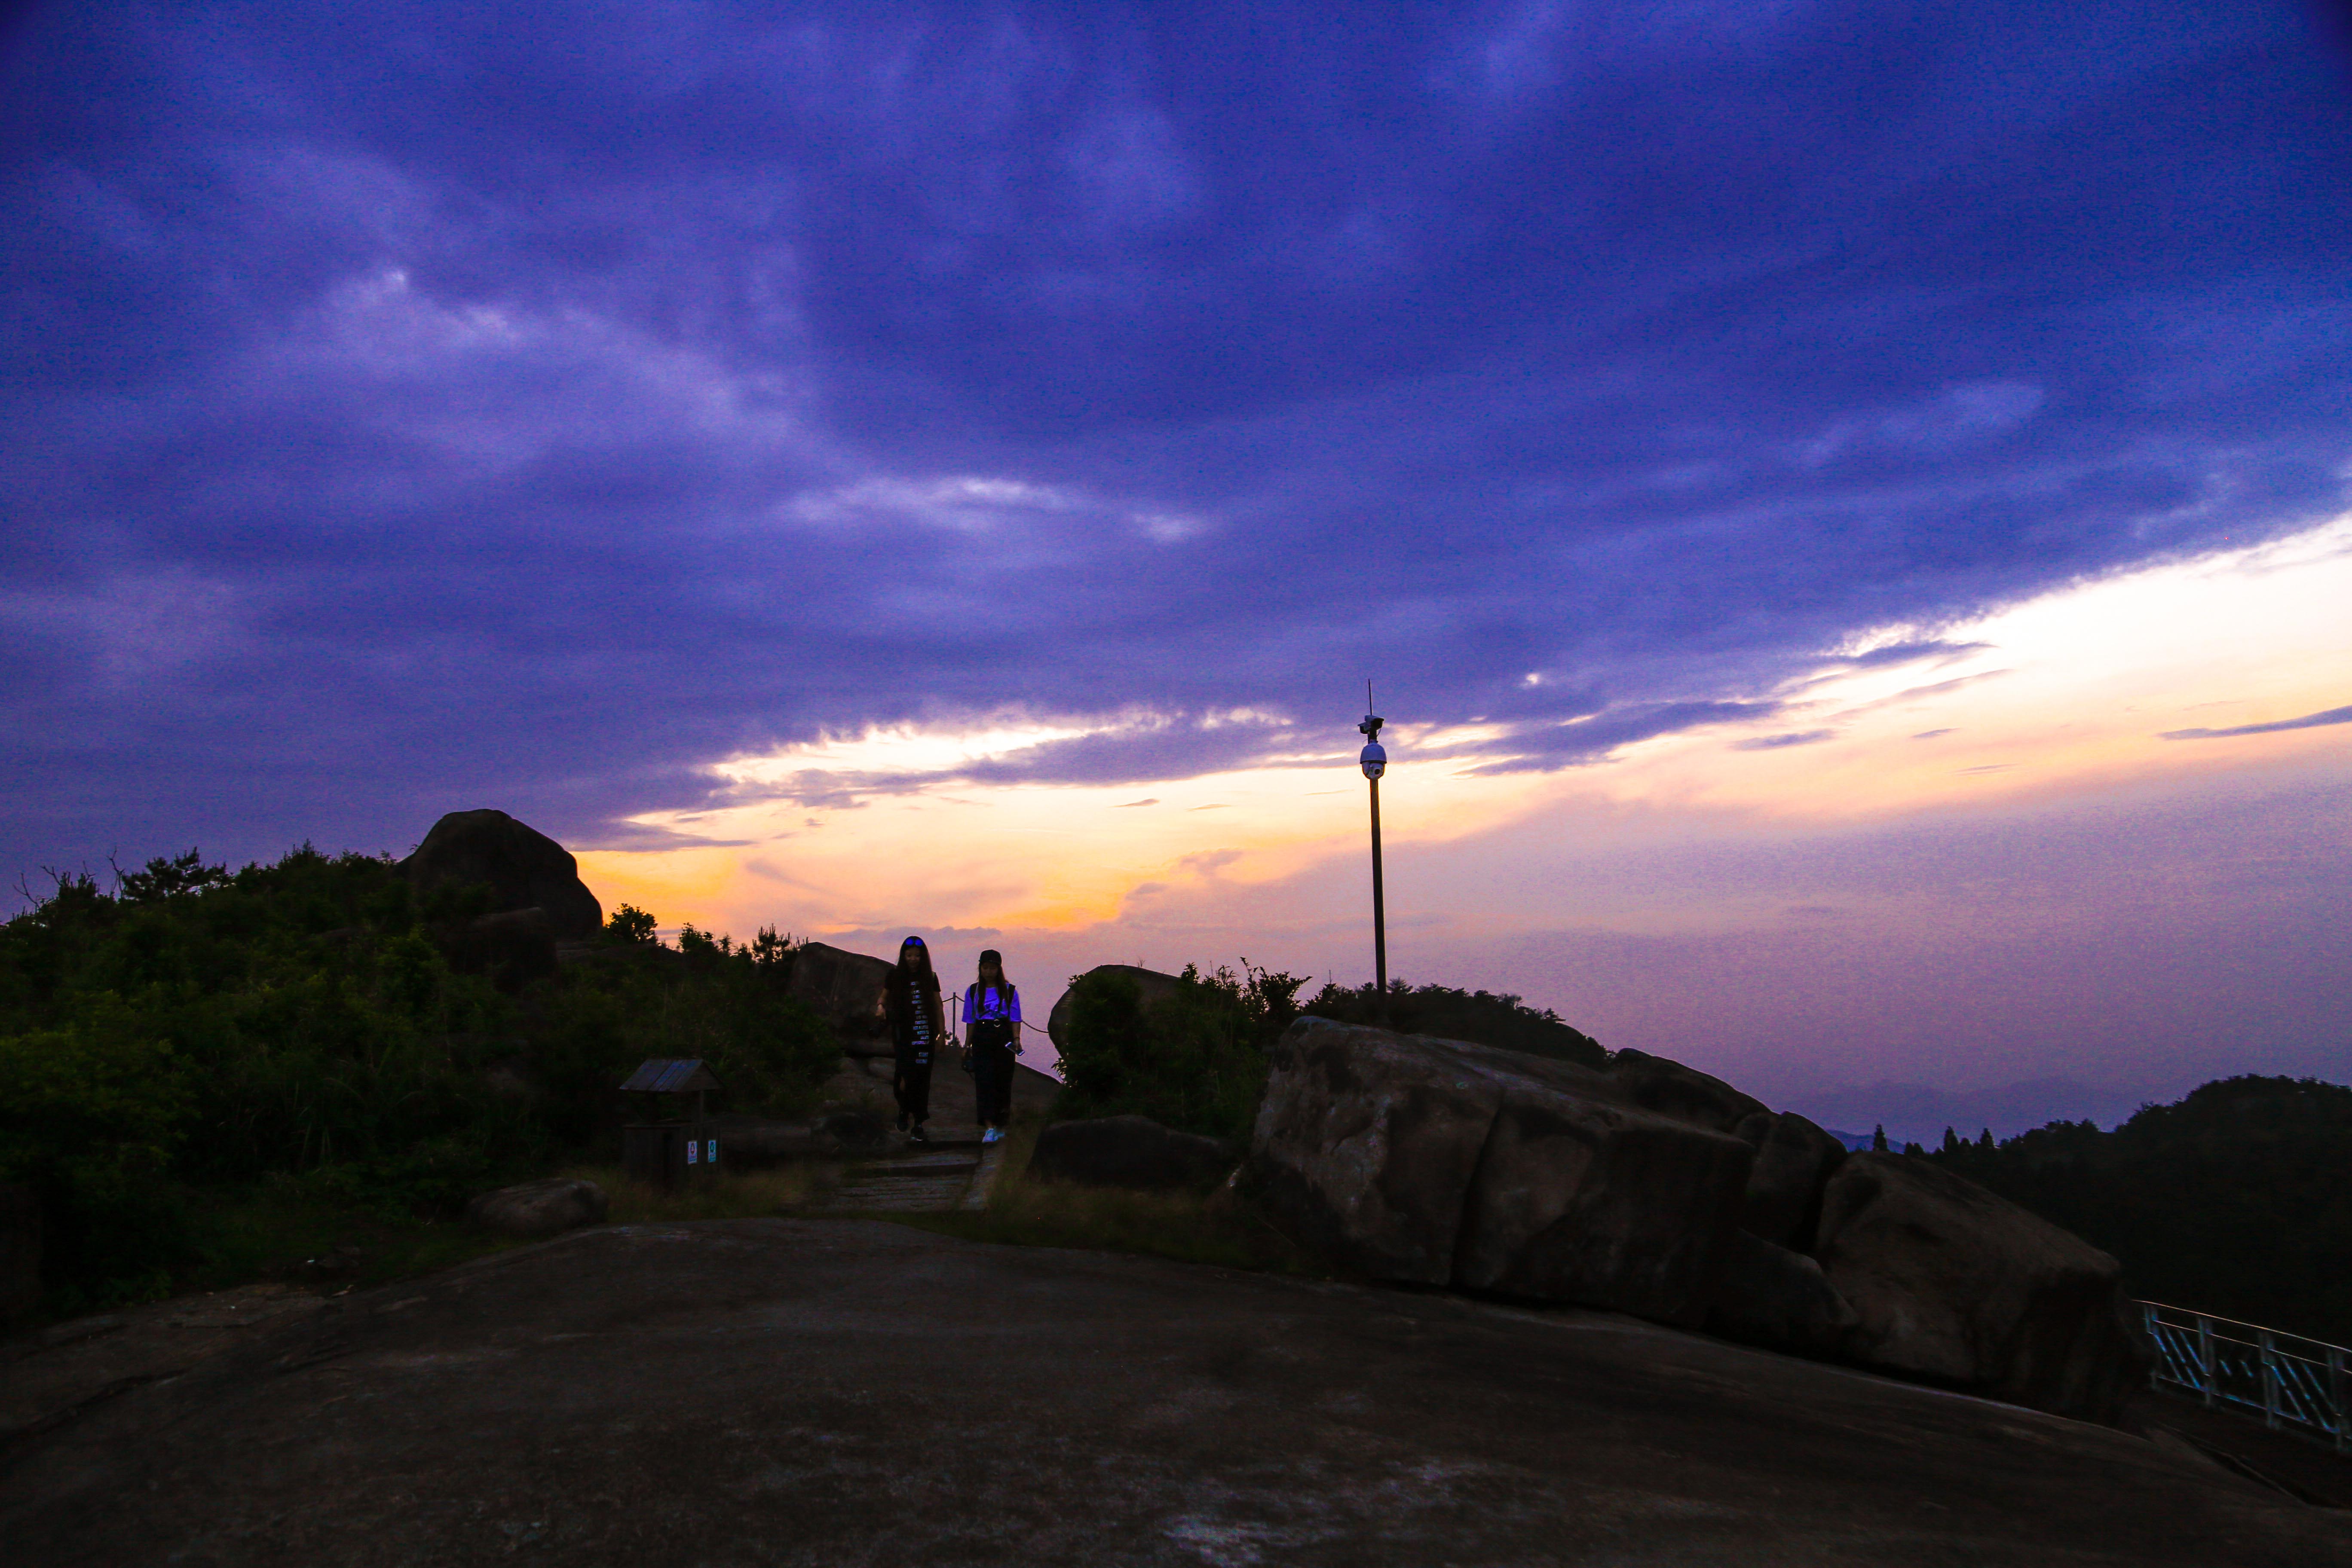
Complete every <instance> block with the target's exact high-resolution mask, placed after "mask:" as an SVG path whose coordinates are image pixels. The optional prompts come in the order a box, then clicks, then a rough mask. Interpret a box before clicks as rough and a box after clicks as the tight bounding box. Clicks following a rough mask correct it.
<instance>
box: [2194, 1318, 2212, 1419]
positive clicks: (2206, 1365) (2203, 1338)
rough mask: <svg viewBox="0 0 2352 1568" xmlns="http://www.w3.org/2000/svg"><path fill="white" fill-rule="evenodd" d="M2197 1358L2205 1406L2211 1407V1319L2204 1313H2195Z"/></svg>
mask: <svg viewBox="0 0 2352 1568" xmlns="http://www.w3.org/2000/svg"><path fill="white" fill-rule="evenodd" d="M2197 1360H2198V1362H2199V1363H2200V1365H2201V1367H2202V1368H2203V1371H2204V1377H2205V1408H2206V1409H2208V1410H2210V1409H2212V1408H2213V1384H2214V1383H2215V1382H2216V1379H2215V1377H2214V1375H2213V1320H2212V1319H2210V1318H2209V1317H2207V1316H2206V1315H2205V1314H2204V1313H2202V1312H2200V1313H2198V1314H2197Z"/></svg>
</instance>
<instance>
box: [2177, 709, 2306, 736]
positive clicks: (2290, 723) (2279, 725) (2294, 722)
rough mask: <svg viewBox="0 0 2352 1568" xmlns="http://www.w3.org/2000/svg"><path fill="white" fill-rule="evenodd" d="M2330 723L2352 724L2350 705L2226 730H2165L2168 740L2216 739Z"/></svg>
mask: <svg viewBox="0 0 2352 1568" xmlns="http://www.w3.org/2000/svg"><path fill="white" fill-rule="evenodd" d="M2330 724H2352V707H2344V708H2330V709H2328V710H2326V711H2325V712H2321V713H2306V714H2305V715H2304V716H2303V717H2302V718H2300V719H2273V720H2272V721H2270V722H2269V723H2267V724H2234V725H2232V726H2231V727H2230V728H2229V729H2227V730H2167V731H2164V738H2165V739H2166V740H2168V741H2218V740H2221V739H2223V738H2225V737H2227V736H2231V735H2270V734H2275V733H2276V732H2277V731H2281V730H2318V729H2324V728H2325V727H2326V726H2327V725H2330Z"/></svg>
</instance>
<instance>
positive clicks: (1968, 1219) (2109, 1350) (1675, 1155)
mask: <svg viewBox="0 0 2352 1568" xmlns="http://www.w3.org/2000/svg"><path fill="white" fill-rule="evenodd" d="M1251 1153H1252V1161H1253V1164H1254V1167H1255V1171H1256V1173H1257V1175H1258V1177H1259V1179H1260V1181H1261V1182H1262V1183H1263V1184H1264V1187H1265V1191H1266V1193H1267V1194H1268V1196H1269V1199H1270V1201H1272V1202H1273V1203H1274V1205H1276V1208H1277V1209H1279V1210H1281V1211H1282V1212H1283V1213H1285V1214H1286V1215H1287V1216H1288V1217H1289V1218H1290V1219H1291V1220H1292V1221H1293V1222H1294V1223H1295V1224H1297V1225H1298V1226H1299V1227H1300V1228H1301V1229H1302V1230H1303V1231H1305V1232H1306V1233H1307V1236H1308V1237H1310V1238H1311V1239H1313V1240H1315V1241H1317V1242H1318V1243H1319V1244H1321V1245H1322V1246H1323V1247H1326V1248H1328V1250H1329V1251H1331V1252H1332V1253H1333V1254H1334V1255H1336V1256H1337V1257H1339V1258H1342V1259H1343V1260H1345V1261H1347V1262H1349V1264H1351V1265H1352V1266H1354V1267H1356V1268H1360V1269H1362V1270H1363V1271H1364V1272H1365V1273H1367V1274H1370V1275H1371V1276H1373V1277H1375V1278H1378V1279H1397V1280H1410V1281H1412V1282H1415V1283H1420V1284H1429V1285H1452V1286H1455V1287H1457V1288H1463V1289H1476V1290H1487V1291H1494V1292H1496V1293H1499V1294H1503V1295H1509V1296H1517V1297H1522V1298H1526V1299H1528V1300H1544V1301H1559V1302H1566V1303H1573V1304H1576V1305H1580V1306H1588V1307H1603V1308H1612V1309H1614V1310H1620V1311H1625V1312H1631V1313H1633V1314H1636V1315H1638V1316H1641V1317H1645V1318H1651V1319H1654V1320H1656V1321H1661V1322H1667V1323H1674V1324H1678V1325H1682V1326H1685V1327H1698V1326H1701V1325H1704V1326H1706V1327H1707V1328H1709V1329H1711V1330H1713V1331H1716V1332H1717V1333H1721V1334H1724V1335H1726V1336H1727V1337H1729V1338H1735V1339H1740V1340H1744V1341H1746V1342H1750V1343H1756V1344H1762V1345H1765V1346H1767V1347H1769V1348H1772V1349H1778V1350H1785V1351H1789V1352H1795V1353H1798V1354H1803V1355H1811V1356H1820V1357H1828V1358H1834V1359H1838V1360H1843V1361H1850V1362H1853V1363H1859V1364H1861V1365H1864V1366H1870V1367H1875V1368H1880V1369H1883V1370H1885V1371H1888V1372H1894V1373H1901V1374H1904V1375H1906V1376H1911V1377H1916V1378H1921V1379H1925V1380H1927V1381H1932V1382H1937V1383H1941V1384H1947V1385H1948V1386H1953V1387H1958V1388H1964V1389H1969V1390H1971V1391H1974V1392H1978V1393H1982V1394H1990V1395H1991V1396H1993V1397H1996V1398H2000V1399H2007V1400H2011V1401H2015V1402H2017V1403H2020V1404H2026V1405H2035V1406H2037V1407H2040V1408H2042V1409H2046V1410H2051V1411H2054V1412H2057V1413H2058V1414H2061V1415H2076V1416H2084V1417H2088V1418H2091V1419H2094V1420H2105V1419H2108V1418H2110V1417H2111V1416H2112V1415H2113V1413H2114V1411H2115V1409H2116V1404H2117V1401H2118V1400H2119V1399H2120V1397H2121V1395H2122V1393H2123V1391H2124V1388H2125V1385H2126V1383H2127V1382H2128V1380H2129V1378H2130V1375H2131V1373H2132V1370H2133V1364H2134V1360H2135V1357H2134V1353H2133V1351H2132V1347H2131V1344H2130V1342H2129V1339H2128V1337H2127V1335H2126V1331H2125V1330H2124V1327H2123V1323H2122V1319H2121V1311H2120V1309H2121V1298H2120V1270H2119V1269H2118V1268H2117V1267H2116V1262H2115V1260H2114V1259H2113V1258H2109V1257H2107V1256H2106V1254H2105V1253H2103V1252H2100V1251H2098V1250H2097V1249H2096V1248H2095V1247H2091V1246H2090V1245H2088V1244H2087V1243H2085V1242H2084V1241H2082V1240H2080V1239H2079V1238H2077V1237H2074V1236H2070V1235H2068V1234H2067V1233H2066V1232H2064V1231H2062V1230H2060V1229H2058V1228H2057V1227H2056V1226H2052V1225H2049V1224H2047V1223H2046V1222H2044V1221H2042V1220H2040V1219H2037V1218H2036V1217H2034V1216H2033V1215H2030V1214H2028V1213H2026V1212H2025V1211H2024V1210H2022V1209H2021V1208H2018V1207H2017V1206H2016V1205H2013V1204H2011V1203H2009V1202H2007V1201H2006V1200H2004V1199H2002V1198H2000V1197H1997V1196H1995V1195H1994V1194H1991V1193H1990V1192H1987V1191H1985V1190H1984V1189H1983V1188H1981V1187H1978V1186H1976V1185H1975V1184H1972V1183H1969V1182H1968V1181H1965V1180H1963V1179H1962V1178H1960V1177H1958V1176H1955V1175H1953V1174H1951V1173H1948V1172H1946V1171H1942V1170H1939V1169H1936V1168H1934V1167H1932V1166H1929V1165H1927V1163H1925V1162H1922V1161H1918V1160H1913V1159H1909V1158H1906V1157H1904V1156H1899V1155H1854V1156H1851V1157H1848V1156H1847V1155H1846V1154H1845V1152H1844V1151H1843V1148H1841V1147H1838V1146H1837V1144H1836V1141H1835V1140H1834V1139H1832V1138H1831V1137H1830V1136H1829V1135H1828V1134H1827V1133H1826V1132H1823V1131H1822V1130H1821V1129H1820V1128H1817V1127H1815V1126H1813V1125H1812V1124H1811V1122H1809V1121H1805V1120H1804V1119H1803V1118H1802V1117H1799V1116H1791V1115H1775V1114H1774V1113H1773V1112H1772V1111H1770V1110H1768V1109H1767V1108H1765V1107H1764V1106H1762V1105H1761V1104H1759V1103H1758V1102H1757V1101H1755V1100H1751V1099H1749V1098H1748V1096H1746V1095H1743V1094H1741V1093H1739V1091H1738V1090H1737V1089H1733V1088H1731V1086H1729V1085H1728V1084H1726V1083H1723V1082H1722V1081H1721V1080H1720V1079H1713V1078H1709V1077H1708V1076H1707V1075H1706V1074H1705V1073H1701V1072H1697V1071H1695V1070H1693V1069H1691V1068H1685V1067H1683V1066H1682V1065H1680V1064H1679V1063H1675V1062H1671V1061H1668V1060H1666V1059H1664V1058H1659V1057H1651V1056H1646V1055H1643V1054H1642V1053H1639V1052H1622V1053H1620V1055H1619V1057H1618V1058H1617V1059H1616V1060H1615V1062H1613V1063H1612V1069H1611V1070H1609V1071H1606V1072H1601V1071H1595V1070H1592V1069H1590V1068H1580V1067H1577V1066H1575V1065H1573V1064H1570V1063H1567V1062H1560V1061H1553V1060H1549V1059H1546V1058H1537V1057H1529V1056H1525V1055H1521V1054H1519V1053H1517V1052H1513V1051H1506V1050H1501V1049H1497V1048H1496V1047H1487V1046H1476V1045H1470V1044H1467V1043H1465V1042H1462V1041H1456V1040H1436V1039H1429V1038H1425V1037H1417V1036H1407V1035H1397V1034H1392V1033H1391V1032H1389V1031H1387V1030H1384V1029H1375V1028H1369V1027H1360V1026H1350V1025H1344V1024H1338V1023H1333V1022H1331V1021H1329V1020H1328V1019H1323V1018H1317V1017H1306V1018H1301V1019H1299V1020H1298V1021H1297V1023H1296V1024H1294V1025H1292V1026H1290V1028H1289V1029H1288V1030H1287V1031H1286V1033H1285V1034H1284V1035H1283V1037H1282V1039H1281V1041H1280V1043H1279V1045H1278V1046H1277V1047H1276V1051H1275V1057H1274V1061H1273V1065H1272V1073H1271V1076H1270V1078H1269V1080H1268V1083H1267V1086H1266V1092H1265V1100H1263V1102H1262V1103H1261V1106H1260V1109H1259V1112H1258V1119H1257V1124H1256V1127H1255V1132H1254V1136H1253V1139H1252V1146H1251Z"/></svg>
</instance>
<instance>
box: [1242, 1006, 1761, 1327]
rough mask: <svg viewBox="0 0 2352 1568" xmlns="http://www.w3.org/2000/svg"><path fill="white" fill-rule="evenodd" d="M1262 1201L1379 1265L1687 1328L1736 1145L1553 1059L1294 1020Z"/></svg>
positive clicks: (1709, 1258) (1743, 1155)
mask: <svg viewBox="0 0 2352 1568" xmlns="http://www.w3.org/2000/svg"><path fill="white" fill-rule="evenodd" d="M1251 1152H1252V1160H1253V1163H1254V1166H1255V1171H1256V1173H1257V1174H1258V1176H1259V1178H1260V1179H1261V1181H1262V1182H1263V1183H1264V1184H1265V1190H1266V1192H1267V1194H1268V1197H1269V1200H1270V1201H1271V1202H1272V1203H1273V1204H1274V1205H1276V1207H1277V1208H1278V1209H1279V1210H1281V1211H1282V1212H1283V1213H1285V1214H1286V1215H1287V1216H1288V1217H1289V1218H1290V1219H1291V1220H1292V1222H1293V1223H1294V1224H1296V1225H1297V1226H1299V1227H1300V1228H1301V1229H1302V1230H1303V1231H1304V1232H1305V1233H1306V1234H1307V1236H1308V1237H1310V1238H1311V1239H1313V1240H1315V1241H1317V1242H1318V1243H1319V1244H1320V1245H1322V1246H1324V1247H1327V1248H1328V1249H1329V1250H1331V1251H1332V1252H1334V1253H1335V1254H1337V1255H1338V1256H1339V1257H1340V1258H1343V1259H1345V1260H1346V1261H1348V1262H1349V1263H1350V1264H1352V1265H1353V1266H1355V1267H1356V1268H1360V1269H1362V1270H1364V1271H1365V1272H1366V1273H1369V1274H1371V1275H1373V1276H1374V1277H1376V1278H1380V1279H1400V1280H1411V1281H1415V1282H1419V1283H1423V1284H1433V1285H1443V1284H1454V1285H1459V1286H1463V1287H1465V1288H1468V1289H1486V1290H1495V1291H1499V1292H1504V1293H1507V1294H1511V1295H1517V1296H1525V1297H1530V1298H1535V1299H1538V1300H1555V1301H1568V1302H1574V1303H1577V1304H1580V1305H1586V1306H1597V1307H1610V1308H1615V1309H1618V1310H1623V1311H1629V1312H1635V1313H1639V1314H1641V1315H1643V1316H1645V1317H1652V1318H1656V1319H1659V1320H1661V1321H1667V1322H1675V1323H1685V1324H1690V1325H1694V1326H1695V1325H1696V1324H1697V1323H1698V1322H1699V1321H1701V1320H1702V1319H1703V1318H1704V1317H1705V1314H1706V1308H1707V1305H1708V1303H1709V1301H1710V1300H1711V1299H1712V1295H1713V1290H1714V1286H1715V1279H1716V1274H1717V1269H1718V1266H1719V1255H1720V1252H1721V1249H1722V1247H1723V1246H1724V1243H1725V1241H1726V1239H1727V1237H1728V1236H1729V1234H1730V1233H1731V1231H1732V1230H1733V1229H1734V1228H1735V1227H1736V1226H1737V1225H1738V1217H1739V1204H1740V1199H1741V1196H1742V1194H1743V1193H1744V1191H1745V1188H1746V1184H1747V1177H1748V1165H1749V1163H1750V1162H1751V1161H1752V1159H1753V1152H1752V1151H1750V1149H1749V1148H1748V1145H1747V1144H1745V1143H1742V1142H1739V1141H1738V1139H1736V1138H1731V1137H1728V1136H1725V1135H1722V1134H1718V1133H1715V1132H1710V1131H1706V1130H1705V1129H1702V1128H1698V1127H1694V1126H1691V1125H1689V1124H1688V1123H1685V1122H1681V1121H1673V1120H1670V1119H1668V1118H1665V1117H1661V1116H1655V1115H1652V1114H1649V1113H1647V1112H1645V1111H1643V1110H1639V1109H1638V1108H1635V1107H1633V1106H1630V1105H1627V1104H1625V1103H1623V1102H1622V1099H1621V1098H1620V1096H1619V1094H1618V1092H1617V1090H1616V1089H1615V1088H1614V1086H1613V1085H1612V1082H1611V1080H1610V1079H1608V1077H1607V1076H1605V1075H1603V1074H1601V1073H1597V1072H1592V1071H1590V1070H1588V1069H1585V1068H1578V1067H1575V1066H1573V1065H1571V1064H1569V1063H1566V1062H1559V1061H1553V1060H1549V1059H1547V1058H1538V1057H1530V1056H1527V1055H1524V1054H1522V1053H1518V1052H1515V1051H1506V1050H1500V1049H1496V1048H1495V1047H1486V1046H1475V1045H1469V1044H1465V1043H1464V1042H1461V1041H1455V1040H1434V1039H1427V1038H1423V1037H1416V1036H1407V1035H1397V1034H1392V1033H1391V1032H1389V1031H1388V1030H1385V1029H1375V1028H1369V1027H1362V1026H1351V1025H1346V1024H1340V1023H1336V1022H1333V1021H1331V1020H1329V1019H1325V1018H1315V1017H1307V1018H1301V1019H1299V1020H1298V1021H1297V1023H1295V1024H1293V1025H1292V1026H1290V1027H1289V1028H1288V1029H1287V1030H1286V1031H1285V1032H1284V1034H1283V1036H1282V1038H1281V1040H1280V1041H1279V1042H1277V1043H1276V1048H1275V1052H1274V1058H1273V1062H1272V1070H1271V1073H1270V1075H1269V1078H1268V1081H1267V1085H1266V1093H1265V1100H1264V1101H1263V1102H1261V1105H1260V1107H1259V1111H1258V1119H1257V1123H1256V1126H1255V1129H1254V1131H1253V1135H1252V1141H1251Z"/></svg>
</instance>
